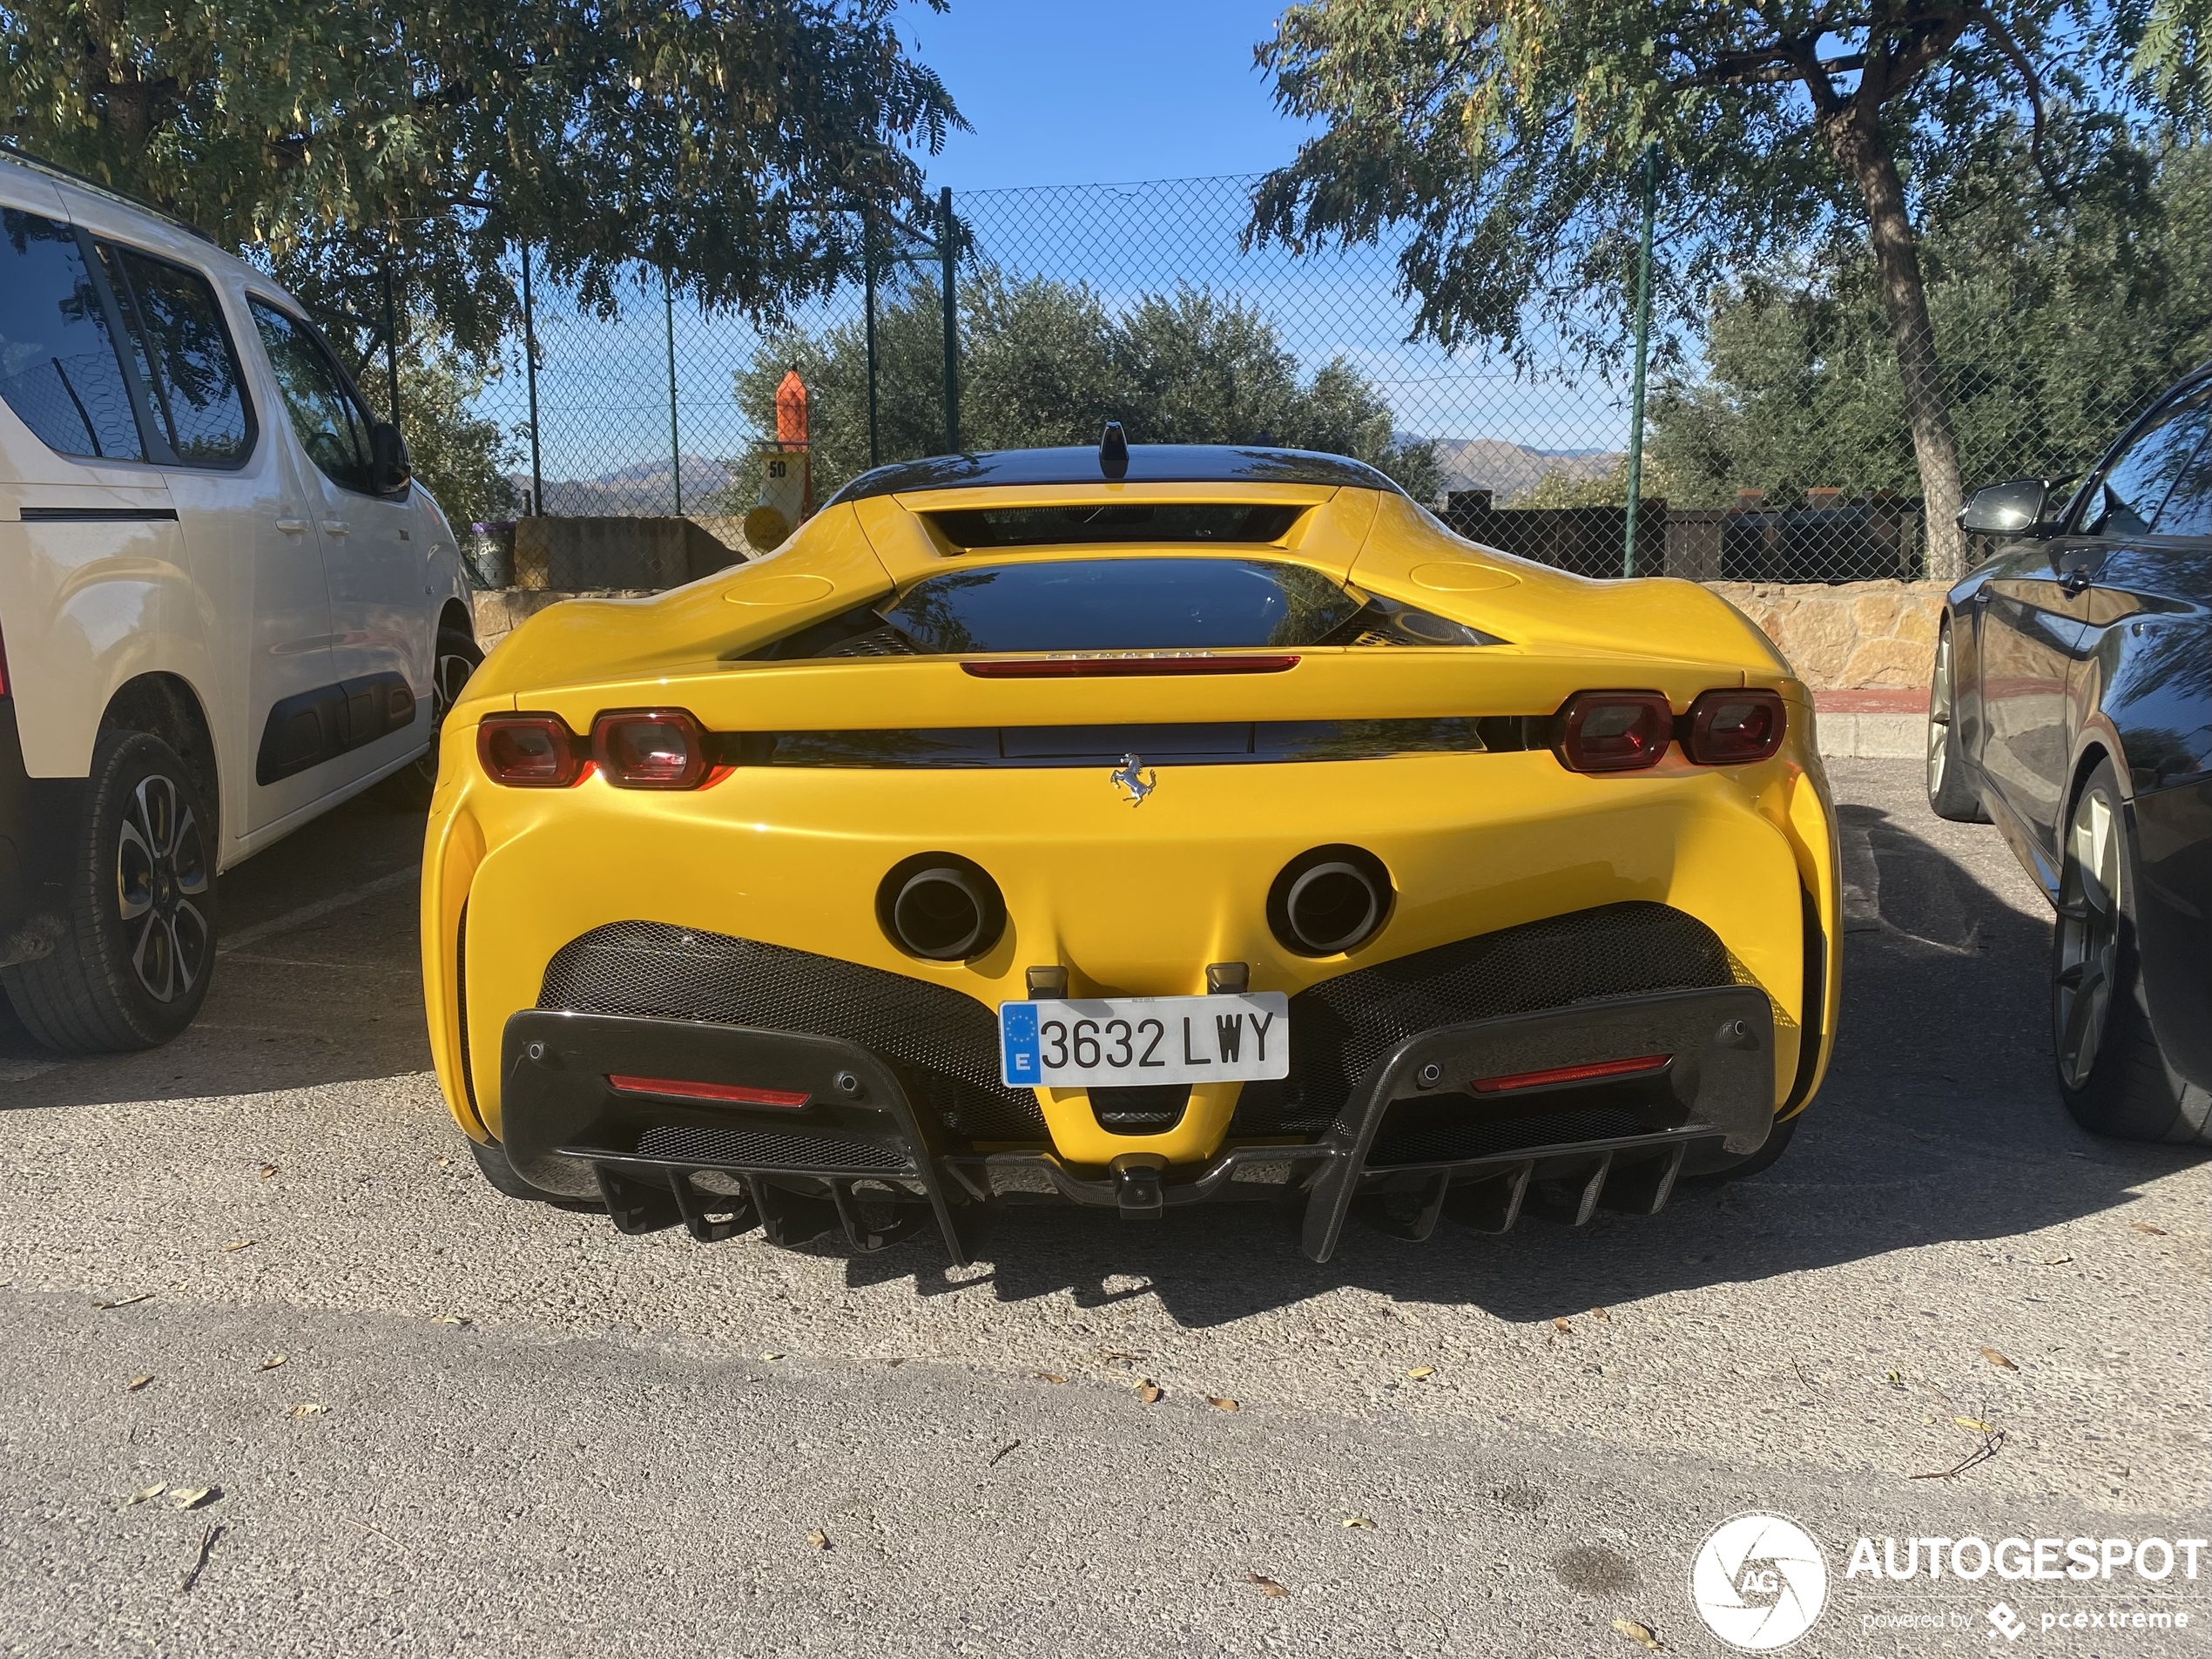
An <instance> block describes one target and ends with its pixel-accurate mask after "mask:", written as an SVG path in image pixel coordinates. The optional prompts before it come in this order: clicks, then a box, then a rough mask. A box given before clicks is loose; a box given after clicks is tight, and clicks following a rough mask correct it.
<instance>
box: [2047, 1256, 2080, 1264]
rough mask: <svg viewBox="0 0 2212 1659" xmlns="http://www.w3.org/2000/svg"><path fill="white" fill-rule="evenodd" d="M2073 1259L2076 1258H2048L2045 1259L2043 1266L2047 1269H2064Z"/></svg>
mask: <svg viewBox="0 0 2212 1659" xmlns="http://www.w3.org/2000/svg"><path fill="white" fill-rule="evenodd" d="M2073 1259H2074V1258H2073V1257H2071V1256H2046V1257H2045V1258H2043V1265H2044V1266H2046V1267H2064V1266H2065V1265H2066V1264H2067V1263H2068V1262H2070V1261H2072V1260H2073Z"/></svg>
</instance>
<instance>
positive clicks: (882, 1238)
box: [500, 986, 1777, 1262]
mask: <svg viewBox="0 0 2212 1659" xmlns="http://www.w3.org/2000/svg"><path fill="white" fill-rule="evenodd" d="M1662 1056H1663V1061H1662V1063H1659V1064H1657V1065H1656V1066H1654V1067H1652V1068H1651V1069H1647V1070H1643V1071H1641V1072H1638V1073H1635V1074H1632V1075H1626V1076H1613V1077H1608V1078H1603V1079H1600V1080H1596V1081H1571V1082H1556V1083H1548V1084H1539V1085H1535V1086H1531V1087H1526V1088H1520V1089H1510V1090H1507V1091H1504V1092H1494V1093H1490V1094H1478V1093H1475V1092H1474V1091H1473V1090H1472V1089H1471V1087H1470V1085H1471V1084H1472V1082H1474V1080H1476V1079H1496V1078H1500V1077H1508V1076H1524V1075H1527V1074H1530V1073H1539V1072H1543V1071H1547V1070H1550V1069H1557V1068H1561V1067H1568V1066H1580V1065H1586V1064H1589V1063H1593V1062H1607V1061H1624V1060H1632V1059H1657V1058H1659V1057H1662ZM1776 1066H1777V1055H1776V1052H1775V1032H1774V1024H1773V1018H1772V1012H1771V1004H1770V1001H1769V999H1768V997H1767V996H1766V995H1765V994H1764V992H1763V991H1761V990H1759V989H1758V988H1756V987H1750V986H1729V987H1722V988H1710V989H1698V990H1683V991H1670V992H1665V993H1661V994H1657V995H1643V996H1632V997H1617V998H1611V999H1607V1000H1602V1001H1587V1002H1581V1003H1577V1004H1575V1005H1574V1006H1572V1007H1568V1008H1557V1009H1552V1010H1548V1011H1546V1012H1541V1013H1534V1014H1521V1015H1509V1016H1507V1017H1503V1018H1497V1019H1487V1020H1479V1021H1473V1022H1462V1023H1457V1024H1451V1025H1442V1026H1438V1027H1434V1028H1430V1029H1427V1030H1424V1031H1420V1032H1417V1033H1415V1034H1413V1035H1410V1036H1407V1037H1406V1038H1405V1039H1404V1040H1403V1041H1401V1042H1399V1043H1398V1044H1397V1045H1396V1046H1395V1047H1394V1048H1393V1049H1391V1050H1390V1051H1389V1052H1388V1053H1387V1054H1386V1055H1384V1056H1383V1057H1382V1058H1381V1059H1379V1061H1378V1062H1374V1063H1373V1064H1372V1065H1370V1066H1369V1067H1368V1068H1367V1069H1366V1070H1365V1072H1364V1073H1363V1075H1362V1076H1360V1077H1359V1080H1358V1082H1356V1084H1355V1085H1354V1087H1353V1088H1352V1090H1351V1092H1350V1094H1349V1095H1348V1096H1347V1097H1346V1098H1345V1103H1344V1104H1343V1106H1342V1108H1341V1109H1339V1112H1338V1113H1337V1115H1336V1117H1335V1120H1334V1122H1332V1123H1331V1124H1330V1125H1329V1127H1328V1128H1327V1130H1325V1132H1324V1133H1323V1134H1321V1135H1320V1136H1319V1137H1318V1139H1314V1140H1312V1141H1306V1142H1299V1143H1260V1144H1253V1143H1244V1144H1232V1145H1231V1146H1229V1147H1228V1148H1227V1149H1226V1150H1221V1151H1219V1152H1217V1153H1216V1154H1215V1155H1214V1156H1213V1157H1211V1158H1210V1159H1208V1160H1207V1161H1205V1162H1204V1163H1199V1164H1193V1165H1181V1166H1177V1165H1170V1164H1169V1163H1167V1161H1166V1160H1165V1159H1163V1158H1162V1157H1157V1155H1152V1154H1146V1153H1131V1154H1127V1155H1124V1156H1122V1157H1116V1158H1115V1159H1114V1160H1113V1162H1112V1163H1109V1164H1104V1165H1082V1164H1076V1163H1069V1162H1068V1161H1066V1160H1064V1159H1062V1158H1060V1157H1055V1156H1054V1155H1053V1154H1051V1153H1049V1152H1044V1151H1036V1150H1023V1151H992V1150H986V1149H980V1148H976V1147H974V1146H973V1145H972V1144H969V1143H963V1142H961V1141H958V1140H955V1139H953V1138H952V1137H950V1136H948V1135H947V1134H946V1132H945V1131H944V1130H942V1129H941V1127H940V1126H939V1125H938V1124H937V1123H936V1122H934V1120H933V1117H932V1115H931V1114H929V1113H927V1112H926V1111H921V1110H917V1109H916V1103H915V1096H914V1081H913V1079H912V1077H911V1076H910V1075H909V1074H908V1072H907V1069H906V1068H904V1067H902V1066H901V1065H900V1064H899V1063H898V1062H895V1061H893V1060H889V1059H887V1058H886V1057H884V1056H882V1055H879V1054H877V1053H876V1052H874V1051H873V1050H871V1049H868V1048H867V1047H865V1046H863V1045H861V1044H860V1043H858V1042H848V1041H844V1040H840V1039H837V1038H833V1037H824V1036H816V1035H800V1034H796V1033H792V1032H788V1031H774V1030H766V1029H761V1028H751V1027H745V1026H736V1025H720V1024H710V1023H705V1022H697V1021H689V1020H665V1019H647V1018H637V1017H631V1016H624V1015H588V1014H574V1013H566V1012H561V1011H556V1010H547V1009H530V1010H526V1011H524V1012H523V1013H519V1014H516V1015H513V1016H512V1017H511V1018H510V1019H509V1021H508V1022H507V1025H506V1028H505V1032H504V1035H503V1038H502V1043H501V1065H500V1072H501V1080H502V1094H503V1098H504V1102H505V1106H504V1123H503V1125H502V1127H503V1128H504V1130H505V1131H506V1136H505V1145H506V1150H507V1153H508V1157H509V1160H510V1162H512V1163H514V1165H515V1167H516V1170H517V1171H518V1172H519V1173H521V1174H522V1175H523V1177H525V1178H526V1179H529V1180H532V1181H534V1182H536V1183H538V1184H541V1185H543V1186H545V1187H546V1188H547V1189H548V1190H556V1191H570V1192H576V1191H590V1190H597V1193H598V1194H599V1196H600V1197H603V1198H604V1201H605V1202H606V1204H607V1206H608V1209H609V1211H610V1214H611V1215H612V1217H613V1218H614V1220H615V1223H616V1224H617V1226H618V1227H620V1228H622V1229H623V1230H624V1231H629V1232H644V1231H654V1230H656V1229H658V1228H663V1227H672V1226H676V1225H679V1224H681V1225H685V1226H686V1227H688V1228H689V1229H690V1231H691V1233H692V1235H693V1236H694V1237H695V1238H699V1239H701V1240H702V1241H705V1240H711V1239H715V1238H725V1237H728V1236H730V1235H732V1234H733V1233H737V1232H740V1231H749V1230H750V1229H752V1228H753V1227H760V1228H762V1229H764V1230H765V1232H766V1234H767V1236H768V1238H770V1239H771V1240H772V1242H774V1243H777V1244H799V1243H803V1242H805V1241H806V1240H807V1239H810V1238H816V1237H819V1236H820V1235H821V1234H823V1233H826V1232H832V1231H841V1232H842V1233H843V1234H844V1236H845V1238H846V1241H847V1243H848V1244H850V1245H851V1246H852V1247H853V1248H854V1249H856V1250H870V1249H875V1248H880V1247H881V1246H882V1245H883V1244H887V1243H888V1242H890V1241H891V1240H892V1239H893V1238H896V1237H900V1236H901V1235H903V1234H905V1233H907V1232H910V1231H915V1230H917V1229H934V1231H936V1232H937V1233H938V1234H939V1236H940V1237H941V1238H942V1239H943V1240H944V1243H945V1246H946V1249H947V1251H948V1253H949V1254H950V1255H951V1256H952V1258H953V1259H954V1261H956V1262H966V1261H968V1259H970V1258H972V1256H973V1255H974V1252H975V1251H976V1250H977V1248H978V1247H979V1245H980V1243H981V1238H982V1235H983V1231H984V1230H985V1228H986V1227H987V1226H988V1222H989V1219H990V1217H991V1216H992V1214H993V1213H994V1212H995V1211H996V1210H998V1209H999V1208H1000V1207H1001V1205H1004V1204H1018V1203H1034V1202H1040V1201H1042V1202H1053V1201H1066V1202H1071V1203H1075V1204H1087V1205H1096V1206H1100V1207H1106V1208H1113V1209H1116V1210H1118V1211H1120V1212H1121V1213H1122V1214H1123V1215H1124V1216H1126V1217H1131V1218H1134V1219H1145V1218H1150V1217H1156V1216H1157V1215H1158V1214H1159V1213H1160V1212H1161V1211H1163V1209H1165V1208H1167V1207H1169V1206H1171V1205H1183V1204H1199V1203H1207V1202H1217V1201H1225V1200H1232V1199H1239V1198H1244V1199H1272V1200H1278V1201H1281V1202H1285V1203H1289V1204H1298V1205H1299V1206H1301V1207H1302V1211H1303V1221H1302V1227H1301V1240H1302V1244H1303V1246H1304V1248H1305V1253H1306V1254H1307V1255H1308V1256H1309V1257H1311V1258H1312V1259H1313V1260H1315V1261H1326V1260H1328V1259H1329V1258H1330V1257H1331V1256H1332V1254H1334V1252H1335V1251H1336V1249H1337V1246H1338V1242H1339V1238H1340V1237H1341V1235H1342V1232H1343V1230H1344V1226H1345V1220H1346V1218H1347V1217H1348V1216H1349V1215H1350V1214H1351V1212H1352V1207H1353V1205H1354V1204H1355V1203H1356V1202H1359V1201H1360V1200H1375V1201H1378V1202H1377V1203H1376V1204H1375V1205H1374V1206H1373V1207H1374V1208H1376V1209H1377V1210H1378V1211H1379V1212H1380V1213H1379V1217H1378V1218H1379V1220H1380V1221H1381V1222H1382V1224H1384V1225H1385V1226H1386V1229H1387V1230H1389V1231H1395V1232H1398V1233H1399V1234H1401V1235H1403V1236H1406V1237H1409V1238H1426V1237H1427V1236H1428V1235H1429V1234H1430V1232H1431V1231H1433V1229H1434V1228H1435V1225H1436V1224H1437V1222H1438V1221H1439V1219H1440V1218H1441V1217H1446V1216H1447V1215H1448V1216H1451V1217H1454V1218H1456V1219H1459V1220H1460V1221H1462V1222H1464V1223H1466V1224H1468V1225H1471V1226H1473V1227H1474V1228H1476V1229H1478V1230H1480V1231H1490V1232H1502V1231H1505V1230H1506V1229H1507V1228H1509V1227H1511V1226H1512V1225H1513V1224H1514V1223H1515V1221H1517V1220H1518V1219H1519V1218H1520V1217H1521V1215H1523V1214H1527V1213H1534V1214H1541V1215H1545V1216H1548V1217H1554V1218H1556V1219H1560V1220H1563V1221H1566V1222H1568V1223H1570V1224H1576V1225H1579V1224H1582V1223H1585V1222H1587V1221H1588V1220H1589V1219H1590V1218H1591V1217H1592V1215H1593V1214H1595V1211H1597V1210H1598V1209H1600V1208H1606V1209H1613V1210H1619V1211H1634V1212H1639V1213H1649V1212H1652V1211H1656V1210H1658V1209H1659V1208H1661V1207H1662V1205H1663V1204H1665V1203H1666V1201H1667V1199H1668V1197H1669V1195H1670V1194H1671V1192H1672V1190H1673V1188H1674V1184H1675V1182H1676V1178H1677V1177H1679V1176H1681V1175H1682V1174H1683V1173H1685V1172H1688V1173H1696V1171H1698V1170H1700V1169H1701V1168H1713V1167H1717V1166H1718V1165H1719V1164H1721V1163H1725V1162H1727V1161H1730V1160H1732V1159H1734V1158H1737V1157H1744V1156H1748V1155H1749V1154H1750V1153H1752V1152H1755V1151H1757V1150H1758V1149H1759V1147H1760V1146H1761V1145H1763V1144H1764V1142H1765V1139H1766V1136H1767V1135H1768V1133H1769V1132H1770V1130H1771V1128H1772V1126H1773V1123H1774V1091H1775V1074H1776ZM699 1084H707V1085H711V1086H713V1085H718V1086H723V1087H724V1088H725V1089H726V1088H727V1086H728V1085H732V1084H735V1085H738V1087H739V1088H741V1089H744V1090H746V1091H750V1093H751V1094H752V1096H753V1098H751V1099H707V1098H703V1097H701V1091H699V1090H698V1088H697V1086H698V1085H699ZM670 1085H678V1087H671V1086H670ZM681 1085H691V1091H690V1092H686V1090H685V1088H683V1087H681ZM886 1215H888V1216H889V1217H891V1219H890V1220H888V1221H884V1220H882V1219H880V1218H881V1217H884V1216H886Z"/></svg>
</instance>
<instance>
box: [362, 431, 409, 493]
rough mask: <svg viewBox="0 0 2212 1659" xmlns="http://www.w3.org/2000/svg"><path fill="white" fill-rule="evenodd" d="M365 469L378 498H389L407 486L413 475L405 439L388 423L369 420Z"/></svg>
mask: <svg viewBox="0 0 2212 1659" xmlns="http://www.w3.org/2000/svg"><path fill="white" fill-rule="evenodd" d="M368 468H369V476H370V480H371V482H374V484H375V486H376V489H377V491H378V493H379V494H381V495H387V496H388V495H391V494H393V493H394V492H395V491H396V490H400V489H405V488H406V487H407V482H408V480H409V479H410V478H412V477H414V476H415V462H413V461H412V460H410V459H409V458H408V453H407V440H406V439H405V438H402V437H401V436H400V429H399V428H397V427H395V426H394V425H393V424H392V423H391V422H390V421H370V422H369V427H368Z"/></svg>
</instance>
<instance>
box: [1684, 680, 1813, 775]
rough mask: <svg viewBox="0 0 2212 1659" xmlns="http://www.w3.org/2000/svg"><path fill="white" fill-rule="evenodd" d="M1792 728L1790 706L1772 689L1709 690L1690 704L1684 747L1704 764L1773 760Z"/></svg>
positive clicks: (1730, 764)
mask: <svg viewBox="0 0 2212 1659" xmlns="http://www.w3.org/2000/svg"><path fill="white" fill-rule="evenodd" d="M1789 727H1790V711H1789V707H1788V705H1786V704H1784V702H1783V700H1782V698H1780V696H1779V695H1777V693H1775V692H1773V691H1707V692H1705V693H1704V694H1703V696H1701V697H1700V698H1698V699H1697V700H1696V702H1695V703H1692V704H1691V705H1689V715H1688V716H1687V717H1686V718H1684V720H1683V749H1685V750H1686V751H1688V752H1689V758H1690V759H1692V760H1694V761H1696V763H1697V764H1698V765H1701V766H1741V765H1745V764H1747V763H1748V762H1750V761H1753V760H1770V759H1773V758H1774V753H1775V751H1777V749H1779V748H1781V746H1782V738H1783V734H1784V732H1787V731H1788V730H1789Z"/></svg>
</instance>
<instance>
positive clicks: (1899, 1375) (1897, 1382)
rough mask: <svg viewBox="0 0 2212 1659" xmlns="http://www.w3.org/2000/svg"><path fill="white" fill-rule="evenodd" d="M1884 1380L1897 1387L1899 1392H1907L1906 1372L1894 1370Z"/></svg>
mask: <svg viewBox="0 0 2212 1659" xmlns="http://www.w3.org/2000/svg"><path fill="white" fill-rule="evenodd" d="M1884 1380H1885V1381H1886V1382H1887V1383H1888V1384H1889V1386H1891V1387H1892V1388H1894V1389H1896V1390H1897V1391H1898V1393H1904V1392H1905V1373H1904V1372H1901V1371H1892V1372H1890V1373H1889V1374H1888V1376H1887V1377H1886V1378H1885V1379H1884Z"/></svg>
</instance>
